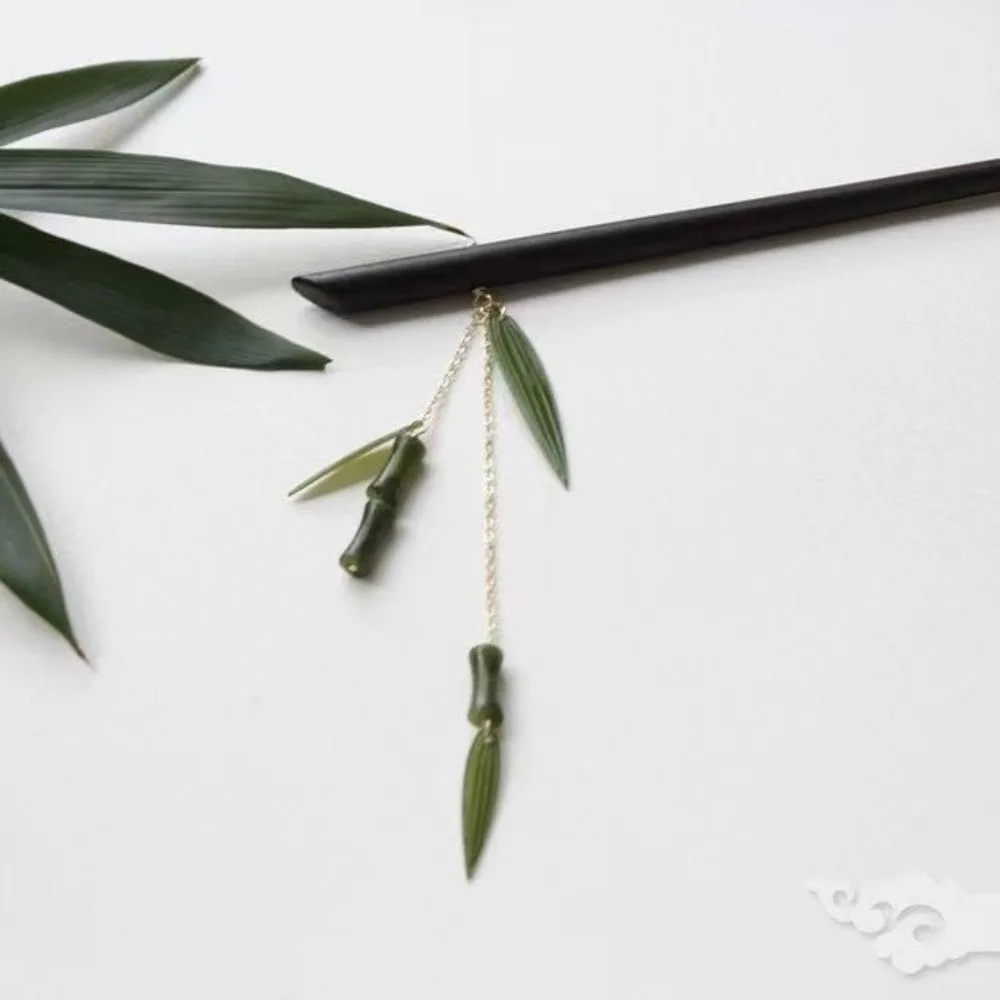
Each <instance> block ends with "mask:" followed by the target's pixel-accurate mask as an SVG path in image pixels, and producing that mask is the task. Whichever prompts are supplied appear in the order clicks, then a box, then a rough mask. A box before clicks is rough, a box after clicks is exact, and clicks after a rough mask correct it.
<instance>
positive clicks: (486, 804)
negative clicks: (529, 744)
mask: <svg viewBox="0 0 1000 1000" xmlns="http://www.w3.org/2000/svg"><path fill="white" fill-rule="evenodd" d="M499 787H500V737H499V736H498V735H497V733H496V732H495V731H494V729H493V727H492V726H486V727H484V728H483V729H480V730H479V732H478V733H476V736H475V739H474V740H473V741H472V746H471V747H470V748H469V756H468V759H467V760H466V762H465V781H464V783H463V788H462V840H463V843H464V846H465V874H466V877H467V878H472V876H473V874H474V872H475V870H476V865H477V864H478V862H479V855H480V854H481V853H482V850H483V845H484V844H485V843H486V837H487V836H488V834H489V831H490V824H491V822H492V820H493V812H494V809H495V808H496V800H497V790H498V789H499Z"/></svg>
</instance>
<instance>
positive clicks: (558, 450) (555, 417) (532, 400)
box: [490, 314, 569, 489]
mask: <svg viewBox="0 0 1000 1000" xmlns="http://www.w3.org/2000/svg"><path fill="white" fill-rule="evenodd" d="M490 341H491V343H492V345H493V351H494V353H495V354H496V359H497V362H498V363H499V365H500V370H501V371H502V372H503V376H504V379H505V380H506V382H507V385H508V386H509V387H510V391H511V394H512V395H513V396H514V400H515V402H516V403H517V406H518V409H520V411H521V415H522V416H523V417H524V419H525V422H526V423H527V425H528V427H529V429H530V430H531V433H532V434H533V435H534V438H535V440H536V441H537V442H538V446H539V447H540V448H541V449H542V453H543V454H544V455H545V457H546V458H547V459H548V462H549V465H551V466H552V470H553V471H554V472H555V474H556V475H557V476H558V477H559V481H560V482H561V483H562V484H563V486H565V487H567V489H568V488H569V467H568V464H567V460H566V444H565V441H564V440H563V432H562V425H561V423H560V421H559V410H558V409H557V407H556V400H555V396H554V395H553V393H552V386H551V385H550V383H549V378H548V376H547V375H546V374H545V368H544V366H543V365H542V360H541V358H539V356H538V353H537V352H536V351H535V349H534V347H533V346H532V344H531V341H530V340H528V338H527V337H526V336H525V335H524V331H523V330H522V329H521V328H520V327H519V326H518V325H517V323H515V322H514V320H513V319H511V317H510V316H508V315H506V314H504V315H502V316H499V315H493V316H491V317H490Z"/></svg>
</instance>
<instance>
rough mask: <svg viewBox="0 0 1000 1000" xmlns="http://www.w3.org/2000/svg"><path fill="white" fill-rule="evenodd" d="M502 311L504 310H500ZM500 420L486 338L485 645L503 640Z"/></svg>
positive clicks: (484, 452) (486, 339)
mask: <svg viewBox="0 0 1000 1000" xmlns="http://www.w3.org/2000/svg"><path fill="white" fill-rule="evenodd" d="M501 308H502V307H501ZM496 439H497V418H496V408H495V406H494V403H493V342H492V341H491V340H490V337H489V333H487V334H486V336H484V337H483V556H484V559H483V563H484V581H483V582H484V585H485V586H484V605H485V607H484V610H485V612H486V641H487V642H491V643H493V644H494V645H497V644H498V643H499V639H500V591H499V587H498V585H497V548H498V539H497V472H496Z"/></svg>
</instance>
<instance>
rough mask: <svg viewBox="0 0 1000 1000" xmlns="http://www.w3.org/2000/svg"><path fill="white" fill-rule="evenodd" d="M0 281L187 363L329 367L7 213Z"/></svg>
mask: <svg viewBox="0 0 1000 1000" xmlns="http://www.w3.org/2000/svg"><path fill="white" fill-rule="evenodd" d="M0 279H3V280H6V281H9V282H11V283H12V284H15V285H19V286H20V287H21V288H26V289H27V290H28V291H31V292H36V293H37V294H38V295H41V296H42V297H43V298H46V299H49V300H50V301H52V302H55V303H57V304H58V305H61V306H63V307H64V308H66V309H69V310H70V311H71V312H75V313H76V314H77V315H79V316H83V317H85V318H86V319H90V320H93V321H94V322H95V323H100V324H101V325H102V326H106V327H108V328H109V329H110V330H114V331H115V332H116V333H120V334H122V336H125V337H128V338H129V339H130V340H134V341H135V342H136V343H139V344H142V345H143V346H145V347H148V348H150V349H151V350H154V351H159V352H160V353H161V354H168V355H170V356H171V357H175V358H180V359H182V360H184V361H193V362H195V363H197V364H202V365H219V366H221V367H225V368H254V369H272V370H274V369H294V368H298V369H302V368H305V369H322V368H323V367H324V366H325V365H327V364H328V363H329V358H325V357H324V356H323V355H322V354H317V353H316V352H315V351H311V350H309V349H308V348H305V347H300V346H299V345H298V344H293V343H292V342H291V341H288V340H284V339H283V338H281V337H279V336H277V334H274V333H271V332H270V331H269V330H265V329H264V328H263V327H260V326H257V324H256V323H251V322H250V320H248V319H244V318H243V317H242V316H240V315H239V313H235V312H233V311H232V310H231V309H228V308H226V306H224V305H222V304H221V303H220V302H216V301H215V299H211V298H209V297H208V296H207V295H203V294H202V293H201V292H198V291H195V290H194V289H193V288H189V287H188V286H187V285H182V284H181V283H180V282H178V281H174V280H173V279H172V278H167V277H165V276H164V275H162V274H157V273H156V272H155V271H150V270H148V269H146V268H144V267H139V266H138V265H137V264H130V263H129V262H128V261H126V260H122V259H121V258H119V257H113V256H111V255H110V254H106V253H103V252H102V251H100V250H94V249H92V248H91V247H85V246H82V245H81V244H79V243H73V242H71V241H70V240H64V239H61V238H60V237H58V236H52V235H51V234H50V233H45V232H42V230H40V229H35V228H34V226H29V225H28V224H27V223H25V222H19V221H17V220H15V219H12V218H10V217H9V216H5V215H0Z"/></svg>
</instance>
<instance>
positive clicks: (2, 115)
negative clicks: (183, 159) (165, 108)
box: [0, 59, 198, 146]
mask: <svg viewBox="0 0 1000 1000" xmlns="http://www.w3.org/2000/svg"><path fill="white" fill-rule="evenodd" d="M197 62H198V60H197V59H159V60H154V61H148V62H113V63H102V64H100V65H97V66H81V67H80V68H78V69H70V70H66V71H64V72H61V73H46V74H44V75H43V76H32V77H28V78H27V79H26V80H18V81H17V82H16V83H9V84H7V86H5V87H0V146H4V145H6V144H7V143H10V142H14V141H16V140H17V139H23V138H24V137H25V136H29V135H35V134H36V133H38V132H44V131H45V130H46V129H50V128H59V127H60V126H62V125H71V124H73V123H74V122H82V121H86V120H87V119H88V118H96V117H98V115H106V114H108V113H109V112H111V111H117V110H118V109H119V108H124V107H127V106H128V105H129V104H134V103H135V102H136V101H138V100H141V99H142V98H143V97H147V96H148V95H149V94H152V93H153V91H155V90H159V89H160V87H162V86H164V85H165V84H168V83H170V81H171V80H174V79H176V78H177V77H178V76H180V75H181V74H182V73H184V72H185V71H186V70H189V69H191V67H192V66H194V65H196V64H197Z"/></svg>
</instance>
